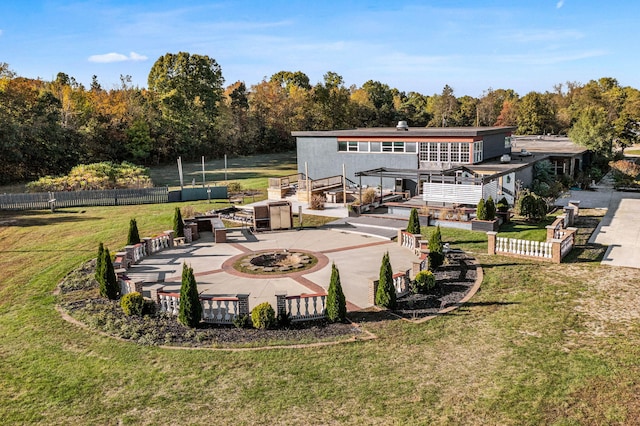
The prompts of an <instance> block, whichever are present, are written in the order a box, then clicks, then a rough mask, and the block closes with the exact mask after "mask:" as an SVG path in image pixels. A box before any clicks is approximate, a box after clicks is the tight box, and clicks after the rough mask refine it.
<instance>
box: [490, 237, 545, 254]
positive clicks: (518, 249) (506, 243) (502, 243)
mask: <svg viewBox="0 0 640 426" xmlns="http://www.w3.org/2000/svg"><path fill="white" fill-rule="evenodd" d="M552 246H553V244H552V243H550V242H540V241H530V240H519V239H516V238H505V237H497V238H496V253H506V254H517V255H519V256H528V257H542V258H545V259H551V257H552V252H551V247H552Z"/></svg>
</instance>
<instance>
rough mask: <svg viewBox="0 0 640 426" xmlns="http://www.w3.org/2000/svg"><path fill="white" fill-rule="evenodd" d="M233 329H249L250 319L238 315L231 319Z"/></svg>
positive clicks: (243, 315)
mask: <svg viewBox="0 0 640 426" xmlns="http://www.w3.org/2000/svg"><path fill="white" fill-rule="evenodd" d="M233 325H234V327H235V328H251V317H249V315H247V314H242V315H238V316H237V317H235V318H234V319H233Z"/></svg>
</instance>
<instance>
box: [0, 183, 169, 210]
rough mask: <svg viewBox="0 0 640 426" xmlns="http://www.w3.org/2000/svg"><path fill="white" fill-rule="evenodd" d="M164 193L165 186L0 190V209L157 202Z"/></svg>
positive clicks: (166, 198)
mask: <svg viewBox="0 0 640 426" xmlns="http://www.w3.org/2000/svg"><path fill="white" fill-rule="evenodd" d="M168 194H169V191H168V189H167V188H166V187H159V188H140V189H107V190H103V191H61V192H36V193H33V194H0V210H42V209H48V208H52V207H53V208H65V207H89V206H124V205H135V204H158V203H167V202H169V195H168Z"/></svg>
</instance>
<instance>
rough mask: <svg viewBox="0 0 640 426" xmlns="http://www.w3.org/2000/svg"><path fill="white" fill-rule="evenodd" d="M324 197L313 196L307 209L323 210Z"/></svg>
mask: <svg viewBox="0 0 640 426" xmlns="http://www.w3.org/2000/svg"><path fill="white" fill-rule="evenodd" d="M324 201H325V200H324V197H323V196H322V195H319V194H313V195H312V196H311V200H309V208H310V209H311V210H324Z"/></svg>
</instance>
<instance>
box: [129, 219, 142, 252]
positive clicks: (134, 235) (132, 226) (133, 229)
mask: <svg viewBox="0 0 640 426" xmlns="http://www.w3.org/2000/svg"><path fill="white" fill-rule="evenodd" d="M138 243H140V234H139V233H138V223H137V222H136V220H135V219H131V220H130V221H129V235H128V236H127V245H129V246H132V245H134V244H138Z"/></svg>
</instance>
